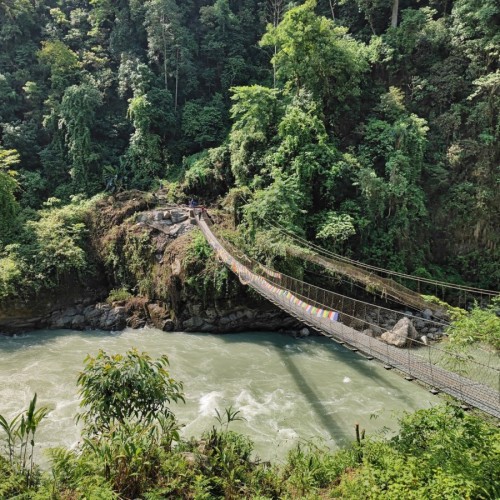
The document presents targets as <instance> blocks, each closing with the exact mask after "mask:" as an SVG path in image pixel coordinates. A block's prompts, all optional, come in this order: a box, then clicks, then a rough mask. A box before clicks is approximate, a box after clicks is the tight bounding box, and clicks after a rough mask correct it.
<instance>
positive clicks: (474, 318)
mask: <svg viewBox="0 0 500 500" xmlns="http://www.w3.org/2000/svg"><path fill="white" fill-rule="evenodd" d="M499 306H500V300H499V299H498V297H497V298H496V299H493V301H492V303H491V304H490V305H489V306H487V307H486V308H482V307H480V306H479V305H478V304H477V303H476V304H474V307H473V308H472V310H471V311H470V312H466V311H461V312H460V313H455V314H453V315H452V322H451V324H450V326H449V328H448V330H447V333H448V335H449V336H450V344H451V345H452V346H456V347H463V346H466V345H470V344H473V343H476V342H479V343H483V344H486V345H489V346H492V347H493V348H494V349H496V350H497V351H500V317H499V316H498V314H497V312H498V308H499Z"/></svg>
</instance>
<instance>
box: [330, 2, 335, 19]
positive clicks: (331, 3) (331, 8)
mask: <svg viewBox="0 0 500 500" xmlns="http://www.w3.org/2000/svg"><path fill="white" fill-rule="evenodd" d="M334 6H335V2H332V0H330V10H331V11H332V19H333V20H335V11H334V10H333V8H334Z"/></svg>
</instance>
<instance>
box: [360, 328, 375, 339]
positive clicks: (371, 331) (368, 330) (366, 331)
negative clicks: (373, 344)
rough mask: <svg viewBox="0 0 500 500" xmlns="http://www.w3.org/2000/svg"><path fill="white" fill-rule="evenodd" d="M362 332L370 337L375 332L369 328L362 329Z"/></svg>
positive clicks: (373, 335)
mask: <svg viewBox="0 0 500 500" xmlns="http://www.w3.org/2000/svg"><path fill="white" fill-rule="evenodd" d="M363 333H364V334H365V335H368V337H372V338H373V337H375V333H374V332H373V330H371V329H370V328H366V329H365V330H363Z"/></svg>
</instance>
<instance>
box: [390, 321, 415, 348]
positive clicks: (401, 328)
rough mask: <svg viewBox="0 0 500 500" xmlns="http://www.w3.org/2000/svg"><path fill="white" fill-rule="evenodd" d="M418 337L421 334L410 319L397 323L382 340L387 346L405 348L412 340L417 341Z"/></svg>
mask: <svg viewBox="0 0 500 500" xmlns="http://www.w3.org/2000/svg"><path fill="white" fill-rule="evenodd" d="M418 337H419V334H418V332H417V330H416V329H415V327H414V326H413V323H412V322H411V320H410V319H409V318H402V319H400V320H399V321H398V322H397V323H396V325H395V326H394V328H393V329H392V330H389V331H387V332H384V333H383V334H382V335H381V337H380V339H381V340H383V341H384V342H385V343H386V344H390V345H394V346H396V347H405V346H406V345H408V344H410V343H411V340H415V339H417V338H418Z"/></svg>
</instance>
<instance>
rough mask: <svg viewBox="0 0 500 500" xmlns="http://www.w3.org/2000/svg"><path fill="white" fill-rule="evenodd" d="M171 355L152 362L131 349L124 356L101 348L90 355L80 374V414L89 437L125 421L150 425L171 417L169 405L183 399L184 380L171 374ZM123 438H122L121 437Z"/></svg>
mask: <svg viewBox="0 0 500 500" xmlns="http://www.w3.org/2000/svg"><path fill="white" fill-rule="evenodd" d="M167 367H168V358H167V356H162V357H160V358H159V359H157V360H156V361H153V360H152V359H151V358H150V357H149V356H148V355H147V354H146V353H139V352H138V351H137V350H135V349H132V350H130V351H128V352H127V353H126V354H125V355H121V354H116V355H113V356H111V355H108V354H106V353H105V352H104V351H102V350H100V351H99V353H98V354H97V356H96V357H92V356H90V355H89V356H87V357H86V358H85V367H84V370H83V372H81V373H80V375H79V377H78V385H79V387H80V395H81V398H82V399H81V404H80V406H81V408H82V411H81V413H80V414H79V417H78V418H79V419H81V420H82V421H83V422H84V424H85V426H86V433H87V434H88V435H90V436H92V435H99V433H101V432H103V431H110V430H112V429H113V428H114V427H115V426H119V425H125V424H130V423H132V424H134V423H135V424H137V425H138V426H139V427H140V426H141V425H147V424H151V423H153V422H154V421H155V420H159V419H163V418H167V419H168V418H172V417H173V414H172V412H171V410H170V408H169V407H168V405H169V404H170V403H172V402H174V403H177V402H178V401H184V395H183V392H182V383H179V382H176V381H175V380H174V379H173V378H171V377H170V374H169V372H168V370H167ZM120 439H121V438H120Z"/></svg>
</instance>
